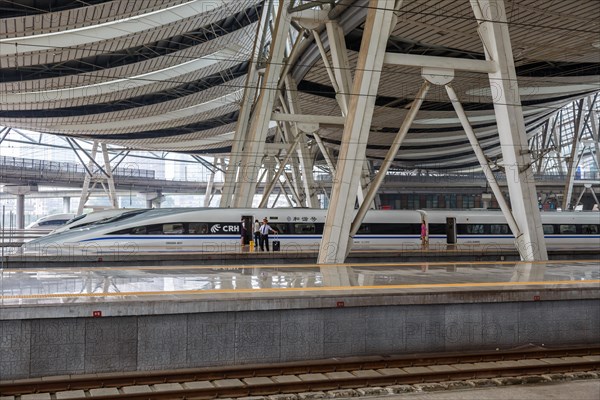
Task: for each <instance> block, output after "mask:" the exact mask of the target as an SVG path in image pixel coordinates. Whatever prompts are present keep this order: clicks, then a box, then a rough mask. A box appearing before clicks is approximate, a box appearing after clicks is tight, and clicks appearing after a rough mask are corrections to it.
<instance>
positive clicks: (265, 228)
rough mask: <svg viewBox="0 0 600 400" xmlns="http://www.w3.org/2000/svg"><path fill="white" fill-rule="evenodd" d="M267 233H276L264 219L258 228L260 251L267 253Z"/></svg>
mask: <svg viewBox="0 0 600 400" xmlns="http://www.w3.org/2000/svg"><path fill="white" fill-rule="evenodd" d="M269 232H273V233H278V232H277V231H276V230H275V229H273V228H271V227H270V226H269V221H268V220H267V219H266V218H264V219H263V223H262V226H261V227H260V251H265V247H266V248H267V251H269Z"/></svg>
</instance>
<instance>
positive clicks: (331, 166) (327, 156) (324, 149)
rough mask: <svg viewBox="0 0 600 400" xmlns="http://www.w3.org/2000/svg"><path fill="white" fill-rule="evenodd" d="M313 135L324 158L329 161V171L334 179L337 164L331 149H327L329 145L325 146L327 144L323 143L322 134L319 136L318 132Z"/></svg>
mask: <svg viewBox="0 0 600 400" xmlns="http://www.w3.org/2000/svg"><path fill="white" fill-rule="evenodd" d="M313 137H314V138H315V142H317V146H318V147H319V150H321V154H322V155H323V158H324V159H325V162H326V163H327V166H328V167H329V173H330V175H331V180H332V181H334V180H335V174H336V172H335V164H334V163H333V160H332V159H331V155H330V154H329V150H327V147H325V145H324V144H323V140H322V139H321V136H319V134H318V133H317V132H314V133H313Z"/></svg>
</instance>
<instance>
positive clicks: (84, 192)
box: [73, 140, 98, 215]
mask: <svg viewBox="0 0 600 400" xmlns="http://www.w3.org/2000/svg"><path fill="white" fill-rule="evenodd" d="M73 151H74V152H75V154H77V150H75V148H73ZM97 152H98V142H97V141H95V140H94V143H93V144H92V155H91V156H90V160H89V162H88V167H87V168H86V172H87V173H86V174H85V178H83V186H82V188H81V196H80V197H79V206H78V207H77V215H79V214H82V213H83V208H84V206H85V203H87V201H88V199H89V198H90V182H91V180H92V174H93V172H92V171H93V169H94V162H93V161H92V160H93V159H95V158H96V153H97ZM80 160H81V159H80ZM81 161H82V163H83V160H81ZM83 166H84V167H85V164H84V165H83ZM94 186H96V185H95V184H94Z"/></svg>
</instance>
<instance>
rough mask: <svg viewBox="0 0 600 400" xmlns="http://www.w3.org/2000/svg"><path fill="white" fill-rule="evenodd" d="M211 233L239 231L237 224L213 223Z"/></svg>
mask: <svg viewBox="0 0 600 400" xmlns="http://www.w3.org/2000/svg"><path fill="white" fill-rule="evenodd" d="M210 232H211V233H239V232H240V227H239V226H238V225H237V224H235V225H234V224H214V225H213V226H211V228H210Z"/></svg>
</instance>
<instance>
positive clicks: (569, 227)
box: [560, 224, 577, 235]
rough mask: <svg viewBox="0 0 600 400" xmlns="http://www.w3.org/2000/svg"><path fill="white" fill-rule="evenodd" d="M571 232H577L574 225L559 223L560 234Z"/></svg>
mask: <svg viewBox="0 0 600 400" xmlns="http://www.w3.org/2000/svg"><path fill="white" fill-rule="evenodd" d="M572 233H577V227H576V226H575V225H566V224H562V225H560V234H561V235H569V234H572Z"/></svg>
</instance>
